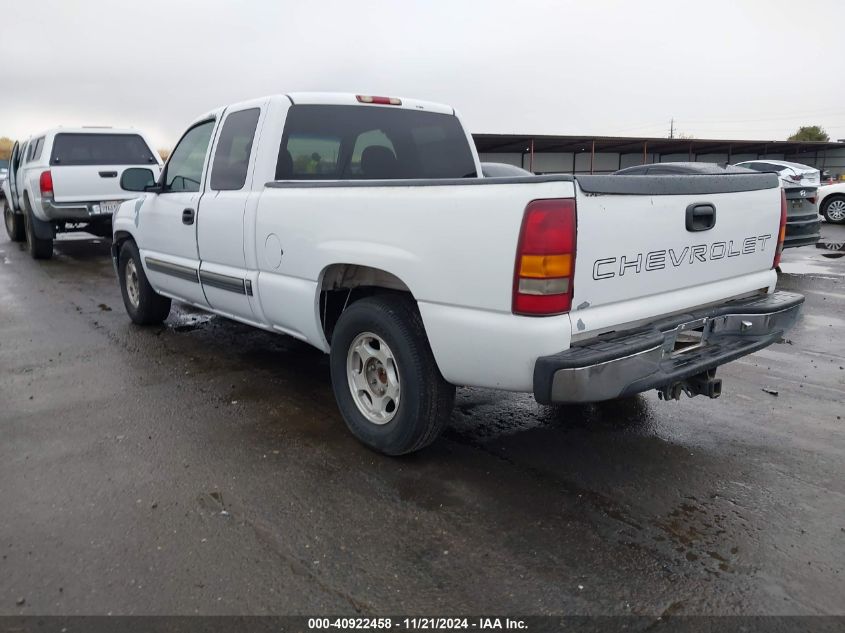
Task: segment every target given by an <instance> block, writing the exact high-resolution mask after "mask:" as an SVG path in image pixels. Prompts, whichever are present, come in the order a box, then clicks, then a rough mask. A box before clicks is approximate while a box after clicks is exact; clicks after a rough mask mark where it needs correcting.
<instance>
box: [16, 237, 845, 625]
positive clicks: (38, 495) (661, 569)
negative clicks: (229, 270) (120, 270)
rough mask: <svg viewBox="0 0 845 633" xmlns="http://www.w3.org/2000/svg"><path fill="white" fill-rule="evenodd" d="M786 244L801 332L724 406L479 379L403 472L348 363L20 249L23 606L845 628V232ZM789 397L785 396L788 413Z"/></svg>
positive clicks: (787, 273) (785, 279) (85, 254)
mask: <svg viewBox="0 0 845 633" xmlns="http://www.w3.org/2000/svg"><path fill="white" fill-rule="evenodd" d="M822 233H823V236H824V240H825V243H826V244H827V245H828V246H829V247H831V248H832V249H834V250H827V249H822V248H818V249H817V248H801V249H796V250H792V251H787V253H786V254H785V257H784V265H783V270H784V274H783V275H782V276H781V281H780V284H779V285H780V286H781V287H782V288H784V289H788V290H795V291H798V292H802V293H804V294H805V295H806V297H807V301H806V304H805V310H804V315H803V317H802V319H801V321H800V322H799V324H798V325H797V326H796V328H795V329H794V330H793V331H791V332H790V333H789V334H788V335H787V338H786V340H785V341H784V342H783V343H781V344H778V345H774V346H772V347H770V348H769V349H766V350H763V351H761V352H759V353H757V354H754V355H753V356H750V357H747V358H745V359H742V360H740V361H737V362H734V363H731V364H730V365H728V366H725V367H723V368H721V369H720V370H719V376H721V377H722V378H723V379H724V388H723V396H722V397H721V398H720V399H719V400H715V401H711V400H706V399H703V398H701V397H699V398H695V399H684V400H682V401H681V402H677V403H675V402H673V403H664V402H660V401H658V399H657V396H656V393H653V392H652V393H649V394H645V395H643V396H639V397H636V398H633V399H630V400H626V401H621V402H614V403H607V404H602V405H597V406H567V407H545V406H539V405H537V404H536V403H535V402H534V401H533V399H532V398H531V396H529V395H514V394H506V393H500V392H494V391H485V390H477V389H459V390H458V399H457V404H456V408H455V412H454V415H453V418H452V424H451V427H450V429H449V430H448V431H447V432H446V434H445V436H444V437H443V438H442V439H441V440H440V441H438V442H437V443H436V444H435V445H434V446H433V447H431V448H430V449H428V450H426V451H423V452H422V453H419V454H417V455H413V456H410V457H405V458H400V459H391V458H386V457H381V456H379V455H377V454H374V453H372V452H371V451H369V450H367V449H366V448H364V447H362V446H361V445H359V444H358V443H357V442H356V441H355V440H354V439H353V438H352V437H351V436H350V434H349V433H348V432H347V431H346V429H345V427H344V425H343V422H342V420H341V418H340V416H339V414H338V413H337V410H336V408H335V405H334V401H333V398H332V393H331V387H330V383H329V368H328V362H327V357H325V356H324V355H322V354H321V353H320V352H318V351H316V350H313V349H312V348H310V347H308V346H306V345H304V344H302V343H299V342H297V341H295V340H293V339H290V338H287V337H283V336H278V335H273V334H269V333H266V332H262V331H258V330H254V329H251V328H249V327H247V326H242V325H239V324H237V323H233V322H231V321H227V320H225V319H222V318H217V317H211V316H209V315H205V314H202V313H198V312H194V311H192V310H190V309H186V308H185V307H184V306H177V307H175V308H174V311H173V312H172V313H171V316H170V318H169V319H168V321H167V323H166V325H165V326H164V327H153V328H146V329H144V328H139V327H136V326H134V325H132V324H131V323H130V321H129V319H128V317H127V316H126V314H125V312H124V309H123V304H122V302H121V298H120V291H119V289H118V285H117V282H116V279H115V276H114V273H113V272H112V268H111V262H110V260H109V257H108V245H107V243H105V242H102V241H98V240H93V239H81V240H80V239H79V238H76V239H73V240H62V241H59V242H57V243H56V256H55V258H54V259H53V260H51V261H47V262H36V261H33V260H31V259H30V258H29V257H28V256H27V255H26V253H25V252H23V251H22V250H21V249H20V248H19V246H18V245H17V244H12V243H11V242H9V241H8V240H7V239H6V237H5V234H4V235H3V236H2V237H0V433H2V441H0V553H2V559H0V614H104V613H114V614H173V613H184V614H191V613H203V614H224V613H225V614H268V613H275V614H322V613H332V614H355V613H361V614H368V615H376V614H440V615H451V614H455V613H473V614H478V613H493V614H504V613H515V614H523V615H527V614H547V613H554V614H561V613H565V614H649V615H657V614H680V613H695V614H699V613H708V614H710V613H718V614H760V613H766V614H822V613H825V614H833V613H836V614H843V613H845V600H843V596H845V571H843V570H845V421H843V420H842V416H845V404H843V400H845V398H843V396H844V395H845V369H843V366H845V335H843V332H845V258H840V257H841V255H842V254H843V253H845V251H839V252H837V251H836V250H835V248H836V246H835V244H837V243H845V227H836V226H829V225H824V226H823V229H822ZM764 389H771V390H777V392H778V395H777V396H775V395H772V394H770V393H767V392H766V391H764Z"/></svg>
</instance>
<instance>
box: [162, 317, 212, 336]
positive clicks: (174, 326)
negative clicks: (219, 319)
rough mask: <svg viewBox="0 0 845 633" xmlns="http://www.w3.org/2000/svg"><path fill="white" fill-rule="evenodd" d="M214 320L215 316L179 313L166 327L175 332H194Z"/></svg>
mask: <svg viewBox="0 0 845 633" xmlns="http://www.w3.org/2000/svg"><path fill="white" fill-rule="evenodd" d="M212 319H214V315H213V314H207V313H177V314H176V315H175V316H174V317H173V318H172V320H171V321H168V322H167V323H166V325H167V327H169V328H170V329H171V330H173V331H174V332H193V331H194V330H198V329H200V328H202V327H205V326H206V325H207V324H208V323H209V322H210V321H211V320H212Z"/></svg>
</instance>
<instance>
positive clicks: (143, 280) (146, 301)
mask: <svg viewBox="0 0 845 633" xmlns="http://www.w3.org/2000/svg"><path fill="white" fill-rule="evenodd" d="M117 270H118V276H119V278H120V292H121V294H122V295H123V305H124V306H125V307H126V312H127V313H128V314H129V318H130V319H132V320H133V321H134V322H135V323H137V324H138V325H155V324H158V323H161V322H162V321H164V320H165V319H166V318H167V315H168V314H170V299H169V298H168V297H162V296H161V295H160V294H158V293H157V292H156V291H155V290H153V287H152V286H151V285H150V282H149V281H147V275H146V274H145V273H144V267H143V266H142V265H141V255H140V253H138V247H137V246H136V245H135V242H133V241H132V240H128V241H126V242H124V244H123V246H121V248H120V257H119V259H118V268H117Z"/></svg>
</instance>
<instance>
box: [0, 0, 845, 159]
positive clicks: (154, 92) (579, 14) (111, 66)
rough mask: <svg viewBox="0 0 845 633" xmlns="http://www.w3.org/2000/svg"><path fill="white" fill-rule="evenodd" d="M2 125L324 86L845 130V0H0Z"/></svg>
mask: <svg viewBox="0 0 845 633" xmlns="http://www.w3.org/2000/svg"><path fill="white" fill-rule="evenodd" d="M0 8H2V12H0V19H2V37H0V55H1V56H2V57H0V60H2V61H1V62H0V69H1V70H0V72H1V73H2V79H3V81H2V88H0V136H2V135H5V136H11V137H14V138H21V137H24V136H27V135H29V134H32V133H35V132H38V131H40V130H42V129H44V128H47V127H52V126H55V125H60V124H61V125H79V124H85V125H107V124H111V125H130V126H134V127H137V128H140V129H143V130H145V131H147V132H148V133H149V134H150V135H151V136H152V137H153V139H154V141H155V142H156V143H157V144H158V146H159V147H170V146H172V145H173V143H174V142H175V141H176V139H177V138H178V136H179V134H180V132H181V131H182V129H183V128H184V126H185V125H186V124H187V123H188V122H189V121H190V120H192V119H193V118H195V117H196V116H198V115H200V114H202V113H203V112H205V111H207V110H210V109H212V108H213V107H216V106H218V105H223V104H226V103H231V102H235V101H240V100H245V99H248V98H252V97H257V96H261V95H265V94H273V93H283V92H293V91H299V90H327V91H344V92H358V93H366V94H379V95H388V96H408V97H417V98H420V99H426V100H431V101H440V102H444V103H448V104H450V105H453V106H455V107H456V108H457V109H458V110H460V112H461V113H462V115H463V117H464V120H465V122H466V123H467V125H468V126H469V128H470V130H471V131H473V132H501V133H507V132H521V133H535V134H555V133H560V134H603V135H624V136H667V135H668V128H669V120H670V118H672V117H674V118H675V125H676V130H677V131H678V132H681V133H685V134H692V135H694V136H695V137H697V138H750V139H767V140H773V139H785V138H786V137H787V136H788V135H789V134H791V133H792V132H793V131H794V130H795V129H796V128H797V127H798V126H799V125H802V124H819V125H822V126H824V127H825V129H826V130H827V131H828V133H829V134H830V136H831V138H833V139H839V138H845V2H842V1H841V0H829V1H818V2H811V1H806V0H789V1H778V0H774V1H773V0H745V1H743V0H734V1H732V2H731V1H721V0H707V1H706V2H705V1H699V2H692V1H690V2H683V1H678V0H674V1H663V0H639V1H637V2H632V1H628V2H625V1H619V2H614V1H609V0H606V1H603V0H590V1H588V0H581V1H580V2H552V1H548V2H546V1H542V0H502V1H499V0H486V1H478V2H475V1H471V0H466V1H462V0H451V1H449V0H443V1H440V0H428V1H422V0H420V1H413V0H395V1H394V0H379V1H373V2H368V1H366V0H345V1H344V0H339V1H334V0H310V1H309V0H295V1H288V0H263V1H262V0H255V1H250V0H241V1H240V2H224V1H222V0H202V1H199V0H197V1H194V0H168V1H164V2H160V1H158V0H143V1H135V2H131V3H130V2H121V1H119V0H110V1H100V0H64V1H60V2H45V1H41V0H0Z"/></svg>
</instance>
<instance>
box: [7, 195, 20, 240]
mask: <svg viewBox="0 0 845 633" xmlns="http://www.w3.org/2000/svg"><path fill="white" fill-rule="evenodd" d="M3 219H4V220H5V222H6V233H8V234H9V239H10V240H12V241H13V242H23V241H24V240H25V239H26V227H25V226H24V222H23V216H22V215H21V214H20V213H15V212H14V211H13V210H12V207H10V206H9V201H8V200H7V201H6V202H5V204H4V205H3Z"/></svg>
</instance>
